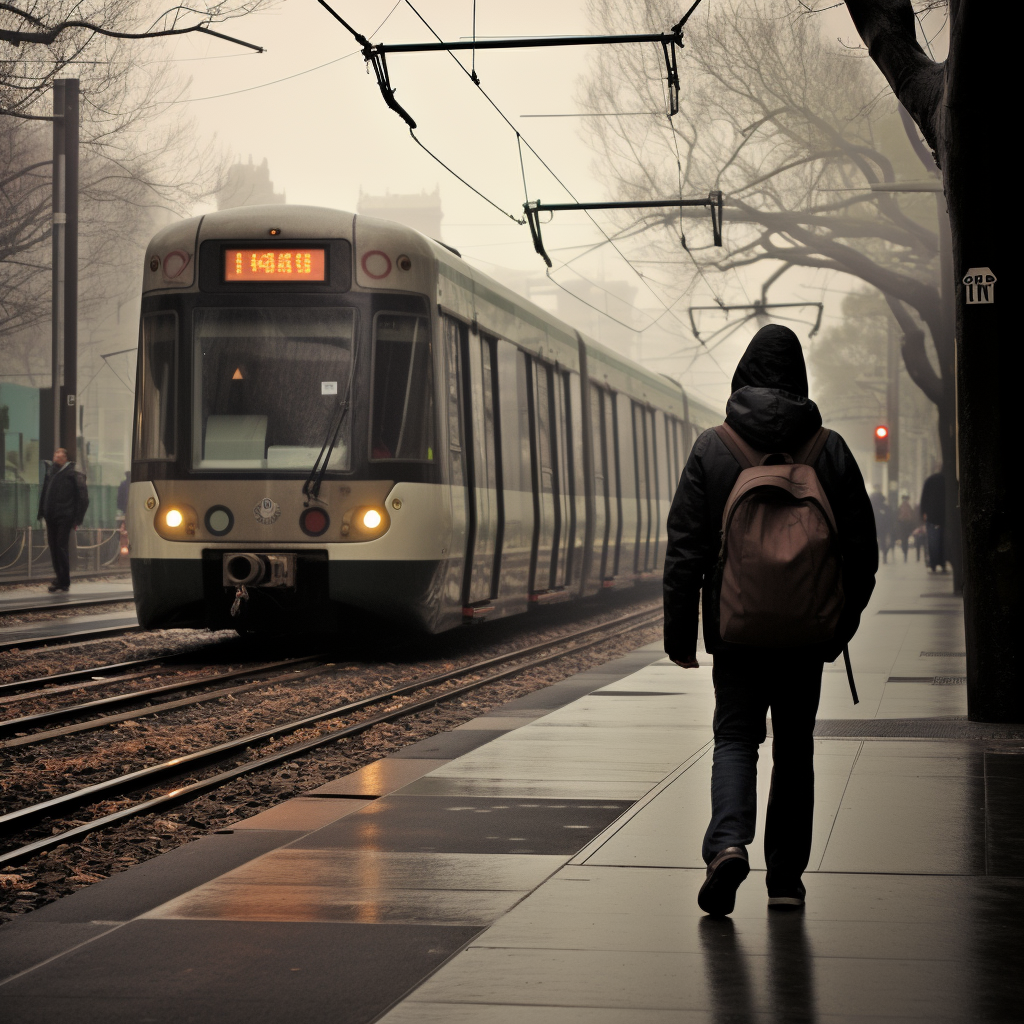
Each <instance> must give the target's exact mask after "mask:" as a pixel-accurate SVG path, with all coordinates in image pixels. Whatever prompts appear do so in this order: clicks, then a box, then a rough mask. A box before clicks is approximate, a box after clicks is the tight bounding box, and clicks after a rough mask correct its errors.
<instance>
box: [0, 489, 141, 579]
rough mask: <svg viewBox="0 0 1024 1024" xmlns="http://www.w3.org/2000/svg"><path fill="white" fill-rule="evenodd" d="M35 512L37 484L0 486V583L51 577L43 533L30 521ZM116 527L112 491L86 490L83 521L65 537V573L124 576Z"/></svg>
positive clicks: (114, 492)
mask: <svg viewBox="0 0 1024 1024" xmlns="http://www.w3.org/2000/svg"><path fill="white" fill-rule="evenodd" d="M38 509H39V485H38V484H25V483H13V482H9V481H3V482H2V483H0V581H3V580H11V579H15V578H16V579H36V578H39V579H42V578H43V577H52V575H53V567H52V566H51V564H50V553H49V550H48V548H47V545H46V529H45V527H44V526H43V524H42V523H40V522H39V521H38V520H37V519H36V512H37V511H38ZM121 525H122V517H121V516H120V515H119V513H118V511H117V487H116V486H97V487H90V488H89V510H88V512H87V513H86V516H85V521H84V522H83V523H82V525H81V526H80V527H79V528H78V529H77V530H76V531H74V532H73V533H72V534H71V546H70V555H71V571H72V572H75V573H103V572H124V571H125V570H126V569H127V567H128V555H127V553H126V552H122V545H123V544H124V543H125V542H126V540H127V536H126V535H124V534H123V533H122V529H121Z"/></svg>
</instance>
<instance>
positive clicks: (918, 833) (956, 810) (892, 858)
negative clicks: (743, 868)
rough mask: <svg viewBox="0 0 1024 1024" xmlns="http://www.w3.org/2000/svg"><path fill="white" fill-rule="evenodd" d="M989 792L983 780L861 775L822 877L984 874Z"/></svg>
mask: <svg viewBox="0 0 1024 1024" xmlns="http://www.w3.org/2000/svg"><path fill="white" fill-rule="evenodd" d="M905 762H906V763H907V764H908V767H910V768H912V765H913V764H914V762H913V761H910V760H909V759H905ZM984 790H985V785H984V780H983V779H981V778H979V777H976V776H975V777H970V776H968V777H966V778H956V777H944V776H916V775H912V774H909V773H904V774H899V775H896V774H892V775H889V776H880V775H873V774H864V775H861V774H860V773H859V772H858V771H857V769H856V768H854V771H853V775H852V777H851V778H850V782H849V785H848V786H847V787H846V792H845V793H844V794H843V797H842V804H841V806H840V808H839V814H838V817H837V818H836V822H835V827H834V829H833V830H832V835H831V836H830V838H829V841H828V846H827V848H826V850H825V853H824V856H823V857H822V860H821V864H820V870H822V871H872V872H894V873H904V874H981V873H984V870H985V815H984V808H985V793H984Z"/></svg>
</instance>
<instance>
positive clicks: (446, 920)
mask: <svg viewBox="0 0 1024 1024" xmlns="http://www.w3.org/2000/svg"><path fill="white" fill-rule="evenodd" d="M525 895H526V892H525V891H518V892H517V891H515V890H499V891H491V890H468V891H465V890H454V889H451V890H439V889H357V888H345V887H333V886H326V885H320V886H314V885H301V884H291V883H281V884H279V885H266V884H260V885H251V884H249V883H247V882H245V881H243V880H239V879H227V878H225V879H214V880H213V881H212V882H208V883H207V884H206V885H204V886H201V887H200V888H198V889H193V890H192V891H191V892H188V893H185V895H183V896H179V897H178V898H177V899H176V900H172V901H171V902H170V903H166V904H164V905H163V906H162V907H158V908H157V909H156V910H153V911H150V913H149V914H148V915H146V916H147V917H149V918H159V919H161V920H171V919H175V920H205V921H308V922H314V921H350V922H352V923H355V924H444V925H468V926H476V927H484V926H486V925H489V924H491V923H492V922H493V921H495V920H496V919H497V918H498V917H500V916H501V915H502V914H504V913H505V912H506V911H508V910H510V909H511V908H512V907H513V906H514V905H515V904H516V903H518V902H519V900H520V899H522V898H523V897H524V896H525Z"/></svg>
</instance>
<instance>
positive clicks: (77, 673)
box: [0, 637, 237, 705]
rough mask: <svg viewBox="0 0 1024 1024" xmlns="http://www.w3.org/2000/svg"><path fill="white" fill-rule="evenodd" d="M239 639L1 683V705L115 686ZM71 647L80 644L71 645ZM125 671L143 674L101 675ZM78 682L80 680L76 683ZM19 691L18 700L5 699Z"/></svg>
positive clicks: (231, 638) (198, 656) (233, 638)
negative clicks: (72, 691) (148, 666)
mask: <svg viewBox="0 0 1024 1024" xmlns="http://www.w3.org/2000/svg"><path fill="white" fill-rule="evenodd" d="M236 640H237V637H230V638H229V639H227V640H217V641H214V642H213V643H209V644H202V645H200V646H199V647H193V648H190V649H189V650H187V651H178V652H175V653H173V654H154V655H152V656H150V657H148V658H134V659H132V660H130V661H118V662H114V663H112V664H109V665H91V666H89V667H88V668H76V669H73V670H71V671H69V672H57V673H54V674H53V675H46V676H32V677H29V678H27V679H15V680H13V681H11V682H7V683H0V705H3V704H5V703H9V702H10V701H11V700H21V699H26V698H28V697H30V696H31V697H36V696H44V697H48V696H51V695H53V694H57V693H67V692H70V691H71V690H85V689H93V688H95V687H98V686H110V685H111V684H112V683H117V682H128V681H130V680H132V679H138V678H141V677H142V676H146V675H151V674H152V671H153V670H149V671H145V670H144V667H145V666H147V665H151V666H154V667H159V666H162V665H171V664H172V663H174V662H176V661H188V660H189V659H190V658H193V659H194V658H202V656H203V655H204V654H205V653H208V652H210V651H212V650H214V649H216V648H218V647H219V646H220V645H221V644H225V643H228V644H230V643H234V642H236ZM68 646H77V645H74V644H72V645H68ZM126 668H134V669H139V670H140V671H137V672H135V673H133V674H131V675H127V676H112V677H110V678H101V673H104V672H117V671H120V670H121V669H126ZM78 680H81V681H80V682H77V681H78ZM61 684H65V685H61ZM72 684H74V685H72ZM16 691H17V696H16V697H13V698H12V697H8V696H6V695H7V694H13V693H15V692H16Z"/></svg>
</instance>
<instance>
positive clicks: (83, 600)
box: [0, 593, 135, 616]
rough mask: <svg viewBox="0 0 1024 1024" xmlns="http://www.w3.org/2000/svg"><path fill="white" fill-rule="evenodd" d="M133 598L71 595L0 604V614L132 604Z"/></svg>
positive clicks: (130, 596)
mask: <svg viewBox="0 0 1024 1024" xmlns="http://www.w3.org/2000/svg"><path fill="white" fill-rule="evenodd" d="M134 601H135V598H134V597H133V596H132V594H130V593H129V594H128V596H127V597H125V596H123V595H122V596H121V597H73V598H71V599H70V600H68V601H47V600H45V599H43V600H39V601H36V602H35V603H34V604H22V605H17V606H14V605H7V604H0V616H3V615H20V614H21V613H22V612H43V611H46V610H47V609H49V608H94V607H96V606H98V605H101V604H132V603H134Z"/></svg>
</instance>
